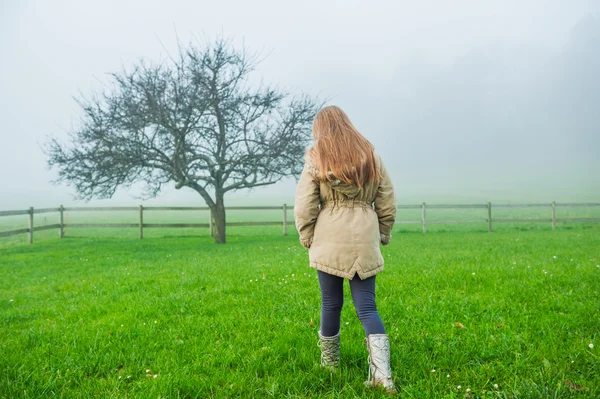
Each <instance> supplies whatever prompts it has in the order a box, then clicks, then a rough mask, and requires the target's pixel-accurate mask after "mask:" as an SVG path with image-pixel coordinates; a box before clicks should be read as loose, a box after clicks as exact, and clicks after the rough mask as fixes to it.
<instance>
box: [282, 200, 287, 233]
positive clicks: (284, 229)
mask: <svg viewBox="0 0 600 399" xmlns="http://www.w3.org/2000/svg"><path fill="white" fill-rule="evenodd" d="M283 235H284V236H287V204H283Z"/></svg>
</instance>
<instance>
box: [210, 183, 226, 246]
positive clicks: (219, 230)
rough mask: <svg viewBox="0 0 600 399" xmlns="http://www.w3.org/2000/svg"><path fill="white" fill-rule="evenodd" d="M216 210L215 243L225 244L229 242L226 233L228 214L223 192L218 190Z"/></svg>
mask: <svg viewBox="0 0 600 399" xmlns="http://www.w3.org/2000/svg"><path fill="white" fill-rule="evenodd" d="M215 197H216V198H215V199H216V204H215V210H214V212H213V217H214V219H215V244H225V243H226V242H227V236H226V233H225V227H226V224H225V222H226V216H225V202H224V201H223V193H221V192H219V191H217V192H216V193H215Z"/></svg>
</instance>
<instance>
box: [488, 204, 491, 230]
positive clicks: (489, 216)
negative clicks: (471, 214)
mask: <svg viewBox="0 0 600 399" xmlns="http://www.w3.org/2000/svg"><path fill="white" fill-rule="evenodd" d="M487 205H488V233H491V232H492V203H491V202H488V204H487Z"/></svg>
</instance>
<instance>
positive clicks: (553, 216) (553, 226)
mask: <svg viewBox="0 0 600 399" xmlns="http://www.w3.org/2000/svg"><path fill="white" fill-rule="evenodd" d="M552 230H556V202H555V201H552Z"/></svg>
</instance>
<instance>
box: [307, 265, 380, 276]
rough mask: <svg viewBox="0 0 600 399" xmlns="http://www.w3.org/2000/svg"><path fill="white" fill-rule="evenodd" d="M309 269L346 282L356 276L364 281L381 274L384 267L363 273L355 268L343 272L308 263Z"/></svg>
mask: <svg viewBox="0 0 600 399" xmlns="http://www.w3.org/2000/svg"><path fill="white" fill-rule="evenodd" d="M310 267H312V268H313V269H317V270H319V271H322V272H325V273H327V274H332V275H334V276H338V277H342V278H347V279H348V280H352V279H353V278H354V276H355V275H356V274H358V277H360V279H361V280H364V279H366V278H369V277H373V276H374V275H376V274H378V273H379V272H381V271H382V270H383V267H384V265H383V264H382V265H378V266H377V267H376V268H375V269H373V270H369V271H368V272H364V271H362V270H361V269H360V268H356V267H354V268H352V270H350V271H349V272H344V271H341V270H338V269H335V268H333V267H330V266H326V265H322V264H320V263H317V262H310Z"/></svg>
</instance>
